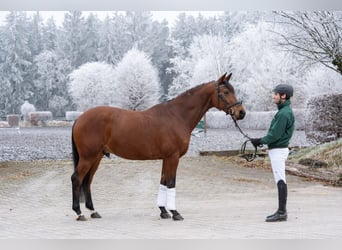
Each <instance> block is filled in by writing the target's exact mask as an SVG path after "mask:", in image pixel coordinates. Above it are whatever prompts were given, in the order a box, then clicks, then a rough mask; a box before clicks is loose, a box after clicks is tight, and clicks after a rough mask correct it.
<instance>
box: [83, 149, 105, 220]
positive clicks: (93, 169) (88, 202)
mask: <svg viewBox="0 0 342 250" xmlns="http://www.w3.org/2000/svg"><path fill="white" fill-rule="evenodd" d="M101 159H102V155H101V156H99V159H97V160H96V162H95V163H94V164H93V165H92V167H91V168H90V170H89V172H88V174H87V175H86V176H85V178H84V180H83V183H82V188H83V190H84V195H85V201H86V203H85V206H86V208H88V209H89V210H90V211H91V215H90V216H91V218H101V215H100V214H99V213H98V212H96V211H95V209H94V205H93V201H92V198H91V188H90V186H91V182H92V180H93V177H94V174H95V172H96V170H97V169H98V167H99V164H100V161H101Z"/></svg>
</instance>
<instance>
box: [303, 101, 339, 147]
mask: <svg viewBox="0 0 342 250" xmlns="http://www.w3.org/2000/svg"><path fill="white" fill-rule="evenodd" d="M341 110H342V94H326V95H322V96H317V97H314V98H312V99H310V100H309V102H308V103H307V112H306V116H305V125H306V126H305V134H306V136H307V138H308V139H309V140H311V141H313V142H315V143H324V142H329V141H333V140H336V139H338V138H341V136H342V116H341Z"/></svg>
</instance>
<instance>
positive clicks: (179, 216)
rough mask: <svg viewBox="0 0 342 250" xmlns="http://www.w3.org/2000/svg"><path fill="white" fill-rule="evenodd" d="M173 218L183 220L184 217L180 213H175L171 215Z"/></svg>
mask: <svg viewBox="0 0 342 250" xmlns="http://www.w3.org/2000/svg"><path fill="white" fill-rule="evenodd" d="M172 219H173V220H184V218H183V217H182V216H181V215H180V214H175V215H173V216H172Z"/></svg>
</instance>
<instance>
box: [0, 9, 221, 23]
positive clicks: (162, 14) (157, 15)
mask: <svg viewBox="0 0 342 250" xmlns="http://www.w3.org/2000/svg"><path fill="white" fill-rule="evenodd" d="M90 12H93V13H95V14H96V15H97V16H98V17H99V18H100V19H104V18H105V17H106V16H107V15H111V13H112V12H113V11H83V12H82V13H83V14H84V15H87V14H88V13H90ZM151 12H152V14H153V18H154V19H155V20H157V21H162V20H163V19H166V20H167V21H168V22H169V24H170V25H171V26H172V24H173V22H174V21H175V20H176V18H177V16H178V15H179V14H180V13H182V12H185V13H186V14H189V15H190V14H191V15H194V16H197V15H198V14H199V13H201V14H202V15H203V16H205V17H208V16H217V15H220V14H222V13H223V12H222V11H151ZM27 13H34V12H32V11H27ZM39 13H40V15H41V16H42V17H43V19H44V21H46V20H47V19H48V18H49V17H51V16H53V17H54V19H55V21H56V23H57V25H61V23H62V21H63V19H64V14H65V12H64V11H40V12H39ZM7 14H8V11H0V24H3V22H4V20H5V18H6V15H7Z"/></svg>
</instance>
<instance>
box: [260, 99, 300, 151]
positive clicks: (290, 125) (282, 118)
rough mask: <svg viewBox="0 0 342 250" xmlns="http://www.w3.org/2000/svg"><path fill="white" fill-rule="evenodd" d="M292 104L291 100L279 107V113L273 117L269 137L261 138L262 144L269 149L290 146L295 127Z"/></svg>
mask: <svg viewBox="0 0 342 250" xmlns="http://www.w3.org/2000/svg"><path fill="white" fill-rule="evenodd" d="M290 104H291V102H290V100H286V101H285V102H283V103H281V104H279V105H278V112H277V113H276V114H275V116H274V117H273V120H272V122H271V125H270V128H269V129H268V132H267V135H266V136H264V137H262V138H261V143H262V144H267V145H268V148H269V149H272V148H287V147H288V146H289V142H290V139H291V137H292V134H293V131H294V127H295V118H294V115H293V112H292V109H291V106H290Z"/></svg>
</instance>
